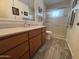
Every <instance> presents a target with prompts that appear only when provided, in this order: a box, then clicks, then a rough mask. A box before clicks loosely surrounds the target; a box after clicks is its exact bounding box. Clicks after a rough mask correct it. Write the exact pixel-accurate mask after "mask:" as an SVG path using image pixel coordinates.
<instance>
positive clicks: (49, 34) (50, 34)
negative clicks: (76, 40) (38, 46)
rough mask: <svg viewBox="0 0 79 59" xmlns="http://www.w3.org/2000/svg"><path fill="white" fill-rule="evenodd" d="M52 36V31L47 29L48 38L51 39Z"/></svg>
mask: <svg viewBox="0 0 79 59" xmlns="http://www.w3.org/2000/svg"><path fill="white" fill-rule="evenodd" d="M51 38H52V31H46V39H47V40H51Z"/></svg>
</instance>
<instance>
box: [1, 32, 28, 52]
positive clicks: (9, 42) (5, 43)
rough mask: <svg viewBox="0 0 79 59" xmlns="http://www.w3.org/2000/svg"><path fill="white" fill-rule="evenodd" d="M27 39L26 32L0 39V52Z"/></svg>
mask: <svg viewBox="0 0 79 59" xmlns="http://www.w3.org/2000/svg"><path fill="white" fill-rule="evenodd" d="M27 40H28V33H21V34H18V35H14V36H11V37H8V38H7V39H1V40H0V54H2V53H4V52H5V51H7V50H9V49H11V48H13V47H15V46H17V45H19V44H21V43H23V42H24V41H27Z"/></svg>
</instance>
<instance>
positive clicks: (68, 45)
mask: <svg viewBox="0 0 79 59" xmlns="http://www.w3.org/2000/svg"><path fill="white" fill-rule="evenodd" d="M66 42H67V44H68V47H69V49H70V52H71V55H72V59H73V52H72V49H71V47H70V45H69V43H68V41H67V40H66Z"/></svg>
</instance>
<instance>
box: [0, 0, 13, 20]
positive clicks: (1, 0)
mask: <svg viewBox="0 0 79 59" xmlns="http://www.w3.org/2000/svg"><path fill="white" fill-rule="evenodd" d="M12 6H13V0H0V18H10V19H11V18H14V15H12Z"/></svg>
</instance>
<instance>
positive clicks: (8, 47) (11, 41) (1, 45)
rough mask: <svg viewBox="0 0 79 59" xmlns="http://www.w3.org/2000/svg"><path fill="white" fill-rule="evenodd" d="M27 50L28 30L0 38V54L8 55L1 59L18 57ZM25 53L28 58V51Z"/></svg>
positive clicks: (16, 58) (15, 58)
mask: <svg viewBox="0 0 79 59" xmlns="http://www.w3.org/2000/svg"><path fill="white" fill-rule="evenodd" d="M27 51H29V45H28V32H24V33H19V34H14V35H10V36H6V37H3V38H0V55H3V56H9V57H3V58H2V59H18V58H20V57H21V56H23V55H24V53H25V52H27ZM26 54H28V55H26V56H28V58H27V57H26V59H29V52H28V53H26ZM0 59H1V57H0Z"/></svg>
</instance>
